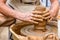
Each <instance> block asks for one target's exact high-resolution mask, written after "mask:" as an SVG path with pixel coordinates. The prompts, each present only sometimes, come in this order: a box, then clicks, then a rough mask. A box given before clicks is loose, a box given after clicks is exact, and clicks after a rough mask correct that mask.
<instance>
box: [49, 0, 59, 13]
mask: <svg viewBox="0 0 60 40" xmlns="http://www.w3.org/2000/svg"><path fill="white" fill-rule="evenodd" d="M58 10H59V2H58V0H57V1H51V8H50V12H54V13H53V14H57V13H58Z"/></svg>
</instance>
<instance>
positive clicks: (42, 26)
mask: <svg viewBox="0 0 60 40" xmlns="http://www.w3.org/2000/svg"><path fill="white" fill-rule="evenodd" d="M34 11H40V12H41V15H43V14H45V13H46V12H48V10H47V9H46V8H45V7H44V6H37V7H36V8H35V10H34ZM42 19H43V18H42ZM46 24H47V20H45V19H43V21H39V24H35V25H34V28H35V30H42V31H45V30H46Z"/></svg>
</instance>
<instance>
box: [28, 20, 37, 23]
mask: <svg viewBox="0 0 60 40" xmlns="http://www.w3.org/2000/svg"><path fill="white" fill-rule="evenodd" d="M29 22H31V23H34V24H38V22H36V21H33V20H29Z"/></svg>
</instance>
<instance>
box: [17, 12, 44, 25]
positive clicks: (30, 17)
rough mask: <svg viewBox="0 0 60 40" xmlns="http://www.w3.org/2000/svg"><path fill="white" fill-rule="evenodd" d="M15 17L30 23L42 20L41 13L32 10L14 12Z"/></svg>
mask: <svg viewBox="0 0 60 40" xmlns="http://www.w3.org/2000/svg"><path fill="white" fill-rule="evenodd" d="M16 17H17V19H19V20H22V21H25V22H30V23H35V24H38V22H39V21H43V20H42V19H40V18H42V16H41V15H37V14H33V12H26V13H19V12H18V13H17V14H16Z"/></svg>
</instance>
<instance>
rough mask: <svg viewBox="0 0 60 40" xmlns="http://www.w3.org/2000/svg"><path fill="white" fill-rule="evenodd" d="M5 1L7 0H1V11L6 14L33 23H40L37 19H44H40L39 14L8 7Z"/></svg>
mask: <svg viewBox="0 0 60 40" xmlns="http://www.w3.org/2000/svg"><path fill="white" fill-rule="evenodd" d="M5 3H6V0H0V12H1V13H2V14H4V15H6V16H10V17H14V18H16V19H19V20H22V21H27V22H31V23H38V22H37V21H42V20H43V19H39V17H40V16H39V15H34V14H32V13H21V12H19V11H16V10H13V9H12V8H10V7H8V6H7V5H6V4H5ZM32 16H34V17H32ZM37 17H38V18H37ZM35 20H36V21H35Z"/></svg>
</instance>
